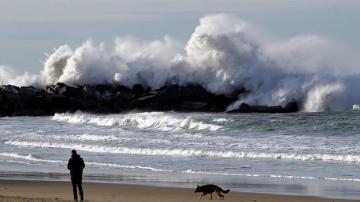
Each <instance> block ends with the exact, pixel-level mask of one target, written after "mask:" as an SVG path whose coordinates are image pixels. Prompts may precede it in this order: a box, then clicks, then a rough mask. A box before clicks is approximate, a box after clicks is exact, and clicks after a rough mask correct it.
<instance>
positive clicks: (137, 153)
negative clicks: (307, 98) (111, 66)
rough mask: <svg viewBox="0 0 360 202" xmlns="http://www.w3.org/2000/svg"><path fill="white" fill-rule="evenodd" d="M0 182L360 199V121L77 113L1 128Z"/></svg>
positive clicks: (9, 121) (357, 114)
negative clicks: (75, 177) (80, 166)
mask: <svg viewBox="0 0 360 202" xmlns="http://www.w3.org/2000/svg"><path fill="white" fill-rule="evenodd" d="M0 131H1V132H0V178H2V179H25V180H27V179H28V180H30V179H35V180H60V181H63V180H69V176H68V170H67V168H66V165H67V161H68V159H69V157H70V153H71V150H72V149H76V150H77V151H78V153H79V154H80V155H81V156H82V158H83V159H84V160H85V163H86V168H85V171H84V175H85V177H84V180H85V181H94V182H107V183H130V184H132V183H133V184H143V185H155V186H174V187H189V188H191V187H195V186H196V185H197V184H205V183H215V184H219V185H221V186H222V187H224V188H230V189H232V190H234V191H244V192H261V193H276V194H294V195H312V196H321V197H335V198H352V199H354V198H360V192H359V191H358V190H360V145H359V142H360V111H357V110H352V111H346V112H341V113H324V112H322V113H294V114H227V113H177V112H131V113H124V114H112V115H99V114H89V113H83V112H76V113H74V114H71V113H64V114H55V115H54V116H48V117H2V118H0Z"/></svg>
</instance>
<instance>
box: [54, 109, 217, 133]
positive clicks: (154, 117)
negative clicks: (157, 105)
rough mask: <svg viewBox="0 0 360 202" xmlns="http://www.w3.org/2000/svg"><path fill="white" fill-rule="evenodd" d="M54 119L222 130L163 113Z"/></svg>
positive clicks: (77, 115) (57, 116) (65, 115)
mask: <svg viewBox="0 0 360 202" xmlns="http://www.w3.org/2000/svg"><path fill="white" fill-rule="evenodd" d="M52 119H53V120H55V121H63V122H68V123H73V124H84V123H86V124H95V125H98V126H123V127H136V128H141V129H157V130H162V131H173V130H178V129H189V130H209V131H217V130H220V129H222V126H220V125H217V124H211V123H204V122H202V121H197V120H194V119H193V118H191V117H190V116H188V117H185V118H179V117H175V116H171V114H168V113H162V112H143V113H129V114H121V115H108V116H105V117H102V116H98V115H91V114H86V113H81V112H77V113H75V114H71V113H63V114H55V115H54V116H53V117H52Z"/></svg>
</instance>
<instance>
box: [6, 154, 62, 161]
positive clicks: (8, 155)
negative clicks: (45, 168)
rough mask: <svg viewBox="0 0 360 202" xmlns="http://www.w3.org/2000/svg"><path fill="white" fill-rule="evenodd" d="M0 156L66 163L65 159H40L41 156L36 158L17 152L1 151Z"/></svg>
mask: <svg viewBox="0 0 360 202" xmlns="http://www.w3.org/2000/svg"><path fill="white" fill-rule="evenodd" d="M0 156H3V157H8V158H13V159H22V160H28V161H37V162H47V163H60V164H64V163H65V161H60V160H50V159H48V160H45V159H39V158H35V157H33V156H32V155H31V154H26V155H25V154H17V153H6V152H3V153H0Z"/></svg>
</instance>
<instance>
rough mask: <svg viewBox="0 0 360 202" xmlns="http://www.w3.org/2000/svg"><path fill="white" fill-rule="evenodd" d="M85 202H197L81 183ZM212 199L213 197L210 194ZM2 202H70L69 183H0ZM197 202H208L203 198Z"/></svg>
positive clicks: (288, 201)
mask: <svg viewBox="0 0 360 202" xmlns="http://www.w3.org/2000/svg"><path fill="white" fill-rule="evenodd" d="M84 192H85V200H86V201H96V202H115V201H116V202H121V201H124V202H199V194H195V193H194V191H193V189H185V188H163V187H151V186H140V185H123V184H102V183H84ZM214 199H215V200H217V196H216V195H215V194H214ZM0 201H2V202H20V201H21V202H55V201H56V202H62V201H72V188H71V184H70V182H50V181H46V182H43V181H22V180H0ZM201 201H210V197H209V196H205V197H204V198H203V199H202V200H201ZM225 201H237V202H305V201H306V202H346V201H347V202H350V201H355V200H339V199H325V198H318V197H307V196H286V195H271V194H256V193H241V192H230V193H229V194H226V195H225Z"/></svg>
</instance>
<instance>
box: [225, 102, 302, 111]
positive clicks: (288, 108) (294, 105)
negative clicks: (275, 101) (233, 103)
mask: <svg viewBox="0 0 360 202" xmlns="http://www.w3.org/2000/svg"><path fill="white" fill-rule="evenodd" d="M298 110H299V108H298V105H297V103H296V102H290V103H288V104H287V105H286V106H285V107H284V108H283V107H281V106H263V105H253V106H250V105H248V104H246V103H242V104H241V105H240V106H239V107H238V108H237V109H235V110H232V111H230V113H234V112H241V113H291V112H297V111H298Z"/></svg>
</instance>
